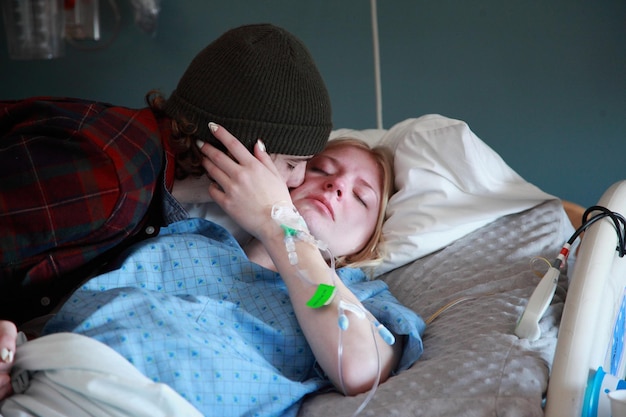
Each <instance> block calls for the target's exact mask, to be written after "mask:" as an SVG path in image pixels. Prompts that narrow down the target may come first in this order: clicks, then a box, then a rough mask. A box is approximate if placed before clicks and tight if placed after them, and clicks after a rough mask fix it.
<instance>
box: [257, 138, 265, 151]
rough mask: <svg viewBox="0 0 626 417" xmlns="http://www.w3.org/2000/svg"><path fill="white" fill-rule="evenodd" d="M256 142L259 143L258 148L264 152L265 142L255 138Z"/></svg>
mask: <svg viewBox="0 0 626 417" xmlns="http://www.w3.org/2000/svg"><path fill="white" fill-rule="evenodd" d="M257 143H258V144H259V149H260V150H261V152H265V143H263V141H262V140H261V139H257Z"/></svg>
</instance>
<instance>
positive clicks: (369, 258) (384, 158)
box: [325, 137, 395, 268]
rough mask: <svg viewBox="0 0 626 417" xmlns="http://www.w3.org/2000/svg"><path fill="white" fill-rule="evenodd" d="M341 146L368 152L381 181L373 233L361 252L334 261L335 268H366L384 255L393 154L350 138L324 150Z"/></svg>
mask: <svg viewBox="0 0 626 417" xmlns="http://www.w3.org/2000/svg"><path fill="white" fill-rule="evenodd" d="M342 146H354V147H356V148H359V149H364V150H366V151H368V152H369V153H370V154H371V155H372V156H373V157H374V159H375V160H376V162H377V164H378V166H379V168H380V175H381V179H382V190H381V200H380V207H379V209H378V218H377V221H376V227H375V228H374V232H373V233H372V235H371V236H370V238H369V240H368V241H367V243H366V244H365V246H363V248H362V249H361V250H359V251H358V252H356V253H353V254H350V255H345V256H340V257H338V258H337V259H336V267H337V268H340V267H352V268H368V267H373V266H376V265H378V264H380V262H382V259H383V256H384V253H383V248H382V245H381V243H382V242H383V223H384V222H385V218H386V217H385V213H386V211H387V204H388V202H389V199H390V198H391V196H392V195H393V193H394V191H395V188H394V175H393V153H392V152H391V149H389V148H387V147H385V146H375V147H370V146H369V145H368V144H367V143H366V142H364V141H362V140H360V139H356V138H352V137H341V138H337V139H333V140H331V141H329V142H328V144H327V145H326V148H325V149H333V148H339V147H342Z"/></svg>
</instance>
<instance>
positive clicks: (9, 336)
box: [0, 320, 17, 400]
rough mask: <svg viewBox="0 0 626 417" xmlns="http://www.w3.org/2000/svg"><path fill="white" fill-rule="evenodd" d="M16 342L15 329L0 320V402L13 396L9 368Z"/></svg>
mask: <svg viewBox="0 0 626 417" xmlns="http://www.w3.org/2000/svg"><path fill="white" fill-rule="evenodd" d="M16 342H17V328H16V327H15V324H13V323H11V322H10V321H6V320H0V400H3V399H4V398H6V397H8V396H9V395H11V394H13V389H12V388H11V376H10V372H11V367H12V366H13V354H14V352H15V344H16Z"/></svg>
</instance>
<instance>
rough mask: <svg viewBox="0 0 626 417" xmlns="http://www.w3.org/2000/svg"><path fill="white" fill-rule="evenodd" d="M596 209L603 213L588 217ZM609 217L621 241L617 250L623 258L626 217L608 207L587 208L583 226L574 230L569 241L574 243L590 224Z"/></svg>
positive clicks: (625, 246) (625, 250)
mask: <svg viewBox="0 0 626 417" xmlns="http://www.w3.org/2000/svg"><path fill="white" fill-rule="evenodd" d="M594 211H600V212H601V213H598V214H596V215H594V216H593V217H591V218H590V219H588V217H589V215H590V214H591V213H592V212H594ZM607 217H608V218H610V219H611V220H612V221H613V225H614V226H615V233H616V234H617V240H618V242H619V243H618V245H617V248H616V250H617V251H618V253H619V257H620V258H623V257H624V254H625V253H626V245H625V243H624V242H625V241H626V219H625V218H624V216H622V215H621V214H619V213H617V212H614V211H611V210H609V209H608V208H606V207H602V206H591V207H589V208H588V209H587V210H585V212H584V213H583V218H582V226H580V227H579V228H578V229H576V232H574V234H573V235H572V237H571V238H570V239H569V240H568V241H567V243H568V244H570V245H571V244H573V243H574V241H575V240H576V238H577V237H578V236H579V235H580V234H581V233H583V232H584V231H585V230H587V229H588V228H589V226H591V225H592V224H594V223H595V222H597V221H598V220H601V219H605V218H607Z"/></svg>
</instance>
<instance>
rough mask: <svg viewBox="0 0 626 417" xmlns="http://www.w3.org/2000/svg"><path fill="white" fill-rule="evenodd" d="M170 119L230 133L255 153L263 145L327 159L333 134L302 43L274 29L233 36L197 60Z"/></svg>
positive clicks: (175, 96)
mask: <svg viewBox="0 0 626 417" xmlns="http://www.w3.org/2000/svg"><path fill="white" fill-rule="evenodd" d="M165 111H166V113H167V114H168V116H169V117H172V118H175V119H179V118H184V119H186V120H187V121H190V122H193V123H195V124H196V125H197V126H198V133H197V134H198V137H199V138H200V139H202V140H205V141H215V139H214V138H213V135H212V134H211V132H210V130H209V128H208V123H209V122H215V123H218V124H220V125H222V126H224V127H225V128H226V129H228V130H229V131H230V132H231V133H232V134H233V135H234V136H235V137H237V138H238V139H239V140H240V141H241V142H242V143H243V144H244V145H245V146H246V147H247V148H248V149H250V150H252V148H253V146H254V143H255V142H256V140H257V139H262V140H263V142H264V143H265V145H266V148H267V151H268V152H270V153H281V154H287V155H313V154H316V153H319V152H320V151H321V150H322V149H323V148H324V146H325V145H326V142H327V141H328V137H329V134H330V131H331V129H332V120H331V107H330V98H329V96H328V92H327V90H326V86H325V84H324V81H323V79H322V77H321V75H320V73H319V71H318V69H317V67H316V66H315V63H314V61H313V59H312V57H311V55H310V53H309V52H308V50H307V49H306V47H305V46H304V44H302V42H301V41H299V40H298V39H297V38H295V37H294V36H293V35H291V34H290V33H289V32H287V31H285V30H284V29H281V28H278V27H276V26H273V25H269V24H261V25H249V26H242V27H239V28H236V29H232V30H230V31H228V32H226V33H225V34H223V35H222V36H220V37H219V38H218V39H217V40H215V41H214V42H212V43H211V44H210V45H209V46H207V47H206V48H205V49H204V50H202V51H201V52H200V53H199V54H198V55H196V57H195V58H194V59H193V61H192V62H191V64H190V65H189V67H188V68H187V70H186V72H185V73H184V74H183V77H182V78H181V80H180V81H179V83H178V86H177V87H176V90H174V92H173V93H172V94H171V96H170V98H169V99H168V100H167V103H166V107H165Z"/></svg>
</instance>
